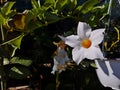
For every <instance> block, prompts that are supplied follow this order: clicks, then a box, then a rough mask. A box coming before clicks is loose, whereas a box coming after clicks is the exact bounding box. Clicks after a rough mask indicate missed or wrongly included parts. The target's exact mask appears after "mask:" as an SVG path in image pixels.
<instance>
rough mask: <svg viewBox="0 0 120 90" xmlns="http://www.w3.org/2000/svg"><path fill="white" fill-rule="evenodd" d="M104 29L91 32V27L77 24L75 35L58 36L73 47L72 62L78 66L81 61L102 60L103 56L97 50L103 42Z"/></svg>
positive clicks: (80, 23) (81, 23)
mask: <svg viewBox="0 0 120 90" xmlns="http://www.w3.org/2000/svg"><path fill="white" fill-rule="evenodd" d="M104 31H105V29H96V30H93V31H92V30H91V27H90V26H89V25H88V24H86V23H84V22H79V23H78V27H77V35H70V36H68V37H63V36H59V37H60V38H61V39H62V40H64V41H65V44H67V45H69V46H71V47H73V50H72V56H73V60H74V61H75V62H76V63H77V64H79V63H80V62H81V61H82V60H83V59H85V58H87V59H96V58H99V59H103V58H104V57H103V54H102V52H101V50H100V48H99V44H100V43H101V42H102V40H103V37H104V35H103V32H104Z"/></svg>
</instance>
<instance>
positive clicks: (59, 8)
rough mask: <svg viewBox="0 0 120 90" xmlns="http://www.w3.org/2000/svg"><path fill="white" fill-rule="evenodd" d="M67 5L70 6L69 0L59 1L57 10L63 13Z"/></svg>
mask: <svg viewBox="0 0 120 90" xmlns="http://www.w3.org/2000/svg"><path fill="white" fill-rule="evenodd" d="M66 4H68V0H57V1H56V9H58V11H61V10H62V9H63V7H64V6H65V5H66Z"/></svg>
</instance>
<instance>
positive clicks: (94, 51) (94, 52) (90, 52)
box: [85, 46, 104, 59]
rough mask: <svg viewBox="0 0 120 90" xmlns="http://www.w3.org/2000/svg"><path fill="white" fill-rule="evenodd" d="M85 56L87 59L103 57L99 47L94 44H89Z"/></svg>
mask: <svg viewBox="0 0 120 90" xmlns="http://www.w3.org/2000/svg"><path fill="white" fill-rule="evenodd" d="M85 57H86V58H87V59H104V57H103V54H102V52H101V50H100V48H99V47H94V46H91V47H90V48H88V49H86V51H85Z"/></svg>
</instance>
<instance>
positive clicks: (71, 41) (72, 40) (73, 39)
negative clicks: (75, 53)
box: [65, 35, 80, 47]
mask: <svg viewBox="0 0 120 90" xmlns="http://www.w3.org/2000/svg"><path fill="white" fill-rule="evenodd" d="M65 44H67V45H69V46H71V47H76V46H80V40H79V37H78V36H77V35H71V36H68V37H66V40H65Z"/></svg>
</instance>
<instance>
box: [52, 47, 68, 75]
mask: <svg viewBox="0 0 120 90" xmlns="http://www.w3.org/2000/svg"><path fill="white" fill-rule="evenodd" d="M69 60H70V59H69V58H68V55H67V52H66V51H65V50H64V48H61V47H58V50H57V55H56V56H54V66H53V70H52V72H51V73H52V74H55V72H56V71H58V72H59V73H61V72H62V71H65V62H67V61H69Z"/></svg>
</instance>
